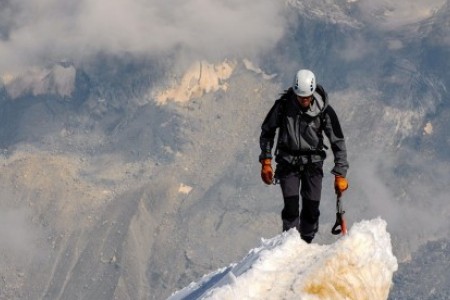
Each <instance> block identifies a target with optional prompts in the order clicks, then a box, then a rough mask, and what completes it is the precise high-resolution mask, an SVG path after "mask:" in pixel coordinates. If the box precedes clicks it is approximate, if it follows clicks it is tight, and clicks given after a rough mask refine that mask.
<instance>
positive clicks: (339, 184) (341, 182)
mask: <svg viewBox="0 0 450 300" xmlns="http://www.w3.org/2000/svg"><path fill="white" fill-rule="evenodd" d="M334 189H335V190H336V194H337V195H338V196H341V195H342V193H343V192H344V191H345V190H346V189H348V182H347V179H345V177H342V176H339V175H337V176H336V177H335V178H334Z"/></svg>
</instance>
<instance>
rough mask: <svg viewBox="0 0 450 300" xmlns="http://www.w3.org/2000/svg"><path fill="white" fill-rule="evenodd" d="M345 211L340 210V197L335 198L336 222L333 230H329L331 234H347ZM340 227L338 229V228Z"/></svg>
mask: <svg viewBox="0 0 450 300" xmlns="http://www.w3.org/2000/svg"><path fill="white" fill-rule="evenodd" d="M344 214H345V211H344V209H343V208H342V202H341V196H340V195H338V196H337V197H336V222H335V223H334V226H333V228H331V233H332V234H334V235H337V234H339V233H342V235H346V234H347V223H346V222H345V218H344ZM339 227H340V228H339Z"/></svg>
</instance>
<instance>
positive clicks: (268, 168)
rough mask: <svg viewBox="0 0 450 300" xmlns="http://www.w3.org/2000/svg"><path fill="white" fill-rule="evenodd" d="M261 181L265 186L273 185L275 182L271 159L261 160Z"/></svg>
mask: <svg viewBox="0 0 450 300" xmlns="http://www.w3.org/2000/svg"><path fill="white" fill-rule="evenodd" d="M261 165H262V168H261V179H262V181H264V183H265V184H272V181H273V169H272V160H271V159H270V158H266V159H263V160H261Z"/></svg>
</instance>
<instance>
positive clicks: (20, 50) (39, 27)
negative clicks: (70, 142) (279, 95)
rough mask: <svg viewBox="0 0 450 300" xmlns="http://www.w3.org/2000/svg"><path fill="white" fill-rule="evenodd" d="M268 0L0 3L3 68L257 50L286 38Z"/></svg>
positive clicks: (278, 10) (278, 11) (278, 7)
mask: <svg viewBox="0 0 450 300" xmlns="http://www.w3.org/2000/svg"><path fill="white" fill-rule="evenodd" d="M283 7H284V5H283V4H282V3H281V2H280V3H278V2H276V1H270V0H248V1H237V0H209V1H207V0H185V1H180V0H176V1H170V2H167V1H158V0H151V1H144V0H108V1H106V0H81V1H59V0H36V1H31V2H30V1H28V0H15V1H9V2H6V3H3V4H2V5H1V11H2V12H1V17H2V21H1V22H0V26H1V29H0V33H1V35H0V58H1V59H0V71H2V73H3V72H4V71H5V70H8V69H12V68H16V67H17V66H19V65H29V64H41V63H42V62H46V61H54V60H60V59H69V60H81V61H82V60H84V59H86V58H88V57H89V56H92V55H95V54H97V53H110V54H119V55H120V54H122V53H131V54H133V55H153V54H160V53H165V52H167V51H169V50H171V49H174V48H180V47H182V48H183V49H186V50H188V51H192V52H196V53H199V54H201V55H204V56H221V57H223V56H227V55H230V56H231V55H233V54H236V53H242V52H243V53H249V52H250V53H252V52H258V51H260V50H261V49H264V48H266V47H268V46H270V45H273V44H275V42H276V41H277V40H278V39H279V38H281V36H282V35H283V30H284V27H285V22H286V21H285V18H284V17H283V15H282V10H283Z"/></svg>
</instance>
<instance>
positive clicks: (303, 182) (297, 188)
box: [277, 162, 323, 243]
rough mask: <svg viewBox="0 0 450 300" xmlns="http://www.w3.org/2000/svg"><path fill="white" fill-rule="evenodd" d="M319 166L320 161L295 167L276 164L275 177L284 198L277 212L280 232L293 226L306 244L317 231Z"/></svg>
mask: <svg viewBox="0 0 450 300" xmlns="http://www.w3.org/2000/svg"><path fill="white" fill-rule="evenodd" d="M322 167H323V162H317V163H311V164H309V165H307V166H301V167H295V168H294V167H292V166H289V167H287V166H277V173H278V174H277V178H278V179H279V181H280V185H281V191H282V193H283V199H284V208H283V210H282V212H281V218H282V220H283V231H287V230H289V229H291V228H297V230H298V231H299V232H300V235H301V237H302V239H303V240H305V241H306V242H308V243H310V242H311V241H312V239H313V238H314V236H315V234H316V233H317V231H318V230H319V216H320V211H319V204H320V197H321V193H322V178H323V168H322ZM278 168H281V170H278ZM283 168H284V169H283ZM300 196H301V198H302V208H301V211H299V202H300Z"/></svg>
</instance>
